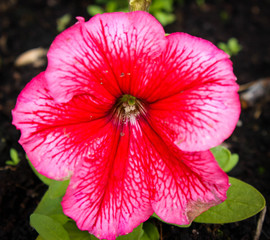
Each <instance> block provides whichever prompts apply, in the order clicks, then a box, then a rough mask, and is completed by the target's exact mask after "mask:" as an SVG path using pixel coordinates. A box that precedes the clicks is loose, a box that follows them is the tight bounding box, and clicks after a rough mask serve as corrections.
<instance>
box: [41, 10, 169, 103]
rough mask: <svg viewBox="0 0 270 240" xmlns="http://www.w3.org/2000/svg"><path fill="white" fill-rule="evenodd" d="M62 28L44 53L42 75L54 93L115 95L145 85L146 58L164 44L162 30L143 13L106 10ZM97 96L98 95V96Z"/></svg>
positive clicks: (63, 99)
mask: <svg viewBox="0 0 270 240" xmlns="http://www.w3.org/2000/svg"><path fill="white" fill-rule="evenodd" d="M78 19H79V22H78V23H77V24H75V25H74V26H72V27H71V28H69V29H67V30H65V31H64V32H63V33H61V34H60V35H58V37H57V38H56V39H55V40H54V42H53V43H52V45H51V47H50V50H49V52H48V67H47V69H46V78H47V81H48V86H49V89H50V91H51V92H52V95H53V97H54V98H55V99H56V100H57V101H59V102H66V101H68V100H70V99H71V98H72V96H75V95H77V94H82V93H85V92H87V93H89V94H94V95H95V96H97V95H96V90H97V89H98V93H99V94H100V96H105V97H108V96H114V97H119V96H120V95H121V94H123V93H126V94H127V93H130V94H133V93H135V92H136V91H137V90H138V89H139V86H140V84H144V82H145V76H144V72H145V71H144V70H145V65H146V63H147V62H149V61H151V60H153V59H155V58H157V57H158V56H160V54H161V52H160V51H161V49H162V48H165V46H166V40H165V33H164V30H163V28H162V26H161V25H160V23H158V21H157V20H156V19H155V18H154V17H152V16H151V15H150V14H148V13H146V12H140V11H138V12H132V13H105V14H102V15H96V16H95V17H93V18H91V19H90V20H89V21H88V22H84V20H83V19H82V18H78ZM97 97H98V96H97Z"/></svg>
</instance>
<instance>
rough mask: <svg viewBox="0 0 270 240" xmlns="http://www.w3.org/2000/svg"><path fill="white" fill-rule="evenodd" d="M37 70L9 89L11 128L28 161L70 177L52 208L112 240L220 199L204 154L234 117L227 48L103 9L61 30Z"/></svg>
mask: <svg viewBox="0 0 270 240" xmlns="http://www.w3.org/2000/svg"><path fill="white" fill-rule="evenodd" d="M48 62H49V63H48V67H47V69H46V71H45V72H43V73H41V74H39V75H38V76H37V77H35V78H34V79H33V80H32V81H31V82H30V83H29V84H28V85H27V86H26V87H25V89H24V90H23V91H22V92H21V94H20V95H19V97H18V101H17V105H16V107H15V109H14V111H13V124H15V125H16V126H17V128H19V129H20V130H21V133H22V135H21V139H20V143H21V144H22V146H23V147H24V149H25V151H26V153H27V155H28V157H29V159H30V160H31V162H32V163H33V165H34V166H35V168H36V169H37V170H38V171H39V172H40V173H41V174H43V175H45V176H48V177H50V178H54V179H59V180H61V179H66V178H69V177H71V180H70V185H69V187H68V189H67V193H66V195H65V196H64V199H63V202H62V206H63V209H64V212H65V213H66V214H67V215H68V216H70V217H71V218H73V219H74V220H75V221H76V222H77V225H78V227H79V228H80V229H82V230H88V231H89V232H90V233H93V234H95V235H96V236H97V237H99V238H106V239H115V237H116V236H118V235H122V234H126V233H129V232H131V231H132V230H133V229H134V228H135V227H136V226H138V225H139V224H140V223H141V222H144V221H146V220H147V219H148V218H149V217H150V216H151V215H152V214H153V212H155V213H157V214H158V215H159V216H160V217H161V218H162V219H163V220H165V221H167V222H170V223H176V224H188V223H190V221H192V220H193V219H194V218H195V217H196V216H198V215H199V214H200V213H202V212H203V211H205V210H207V209H208V208H210V207H211V206H214V205H216V204H219V203H221V202H222V201H224V200H225V199H226V191H227V189H228V186H229V185H228V178H227V176H226V174H225V173H224V172H223V171H222V170H221V169H220V168H219V167H218V165H217V163H216V161H215V159H214V157H213V155H212V154H211V153H210V151H209V150H208V149H209V148H211V147H214V146H216V145H218V144H220V143H221V142H223V141H224V139H226V138H227V137H228V136H229V135H230V134H231V133H232V131H233V129H234V128H235V125H236V122H237V120H238V117H239V113H240V105H239V99H238V94H237V89H238V86H237V84H236V83H235V80H236V78H235V76H234V74H233V72H232V64H231V61H230V60H229V59H228V55H227V54H225V53H224V52H223V51H221V50H219V49H217V48H216V47H215V46H214V45H213V44H211V43H210V42H208V41H206V40H203V39H200V38H197V37H193V36H190V35H188V34H184V33H174V34H170V35H169V36H167V37H165V33H164V30H163V28H162V26H161V25H160V24H159V23H158V22H157V21H156V20H155V19H154V18H153V17H152V16H151V15H149V14H148V13H145V12H132V13H110V14H102V15H97V16H95V17H93V18H92V19H90V21H88V22H84V21H83V19H82V18H79V22H78V23H77V24H75V25H74V26H72V27H71V28H69V29H67V30H66V31H64V32H63V33H61V34H60V35H59V36H58V37H57V38H56V39H55V40H54V42H53V43H52V45H51V48H50V50H49V53H48Z"/></svg>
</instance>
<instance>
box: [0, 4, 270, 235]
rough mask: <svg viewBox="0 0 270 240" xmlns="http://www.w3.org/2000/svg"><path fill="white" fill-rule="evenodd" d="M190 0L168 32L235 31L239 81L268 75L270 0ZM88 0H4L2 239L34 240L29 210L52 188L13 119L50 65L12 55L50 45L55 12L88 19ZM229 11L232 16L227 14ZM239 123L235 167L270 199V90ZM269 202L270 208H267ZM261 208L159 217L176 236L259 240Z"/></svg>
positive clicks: (165, 231)
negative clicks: (218, 221)
mask: <svg viewBox="0 0 270 240" xmlns="http://www.w3.org/2000/svg"><path fill="white" fill-rule="evenodd" d="M195 2H196V1H189V0H185V5H184V6H182V7H178V8H176V10H175V11H176V16H177V21H176V22H175V23H174V24H171V25H169V26H167V27H166V29H165V30H166V32H168V33H169V32H174V31H178V32H179V31H183V32H187V33H190V34H192V35H196V36H199V37H203V38H205V39H208V40H210V41H212V42H213V43H215V44H216V43H218V42H227V41H228V39H229V38H231V37H235V38H237V39H238V40H239V42H240V44H241V45H242V47H243V49H242V51H240V53H239V54H238V55H236V56H234V57H232V61H233V63H234V71H235V74H236V75H237V77H238V83H239V84H240V85H243V84H244V83H249V82H253V81H256V80H258V79H260V78H267V77H270V27H269V24H270V1H269V0H238V1H234V0H231V1H229V0H227V1H225V0H216V1H214V0H213V1H207V0H206V4H204V5H202V6H198V5H197V4H196V3H195ZM88 4H90V1H86V0H82V1H75V0H73V1H71V0H70V1H64V0H24V1H19V0H0V53H1V55H0V83H1V85H0V89H1V91H0V155H1V160H0V239H1V240H20V239H22V240H26V239H27V240H32V239H35V238H36V236H37V233H36V232H35V231H34V230H33V229H32V228H31V227H30V226H29V216H30V214H31V213H32V212H33V210H34V209H35V207H36V206H37V204H38V202H39V200H40V199H41V197H42V195H43V193H44V192H45V190H46V187H45V186H44V185H43V184H42V183H41V182H40V181H39V180H38V179H37V177H36V176H35V175H34V174H33V173H32V171H31V169H30V168H29V166H28V163H27V161H26V159H25V155H24V151H23V149H22V148H21V147H20V145H19V144H18V139H19V136H20V133H19V132H18V131H17V130H16V129H15V127H14V126H12V125H11V121H12V119H11V109H13V108H14V106H15V102H16V98H17V96H18V94H19V92H20V91H21V90H22V89H23V87H24V86H25V85H26V83H27V82H29V81H30V80H31V78H32V77H34V76H35V75H37V74H38V73H39V72H41V71H43V70H44V69H45V66H46V63H45V64H42V65H41V66H39V67H34V66H33V65H28V66H23V67H15V65H14V61H15V60H16V58H17V57H18V56H19V55H20V54H21V53H23V52H25V51H27V50H29V49H33V48H37V47H44V48H48V47H49V45H50V44H51V42H52V41H53V39H54V37H55V36H56V35H57V34H58V33H57V30H56V19H57V18H59V17H61V16H63V15H64V14H66V13H70V14H71V15H72V16H73V20H72V22H71V23H70V24H73V23H74V22H75V17H76V16H83V17H85V18H86V19H88V18H89V16H88V14H87V12H86V6H87V5H88ZM224 13H225V15H226V16H227V18H226V19H224V18H221V15H223V16H224ZM240 120H241V124H240V125H239V126H238V127H237V128H236V130H235V132H234V134H233V135H232V136H231V138H230V139H228V140H227V141H226V143H227V144H228V146H229V147H230V149H231V151H232V152H235V153H238V154H239V156H240V162H239V164H238V165H237V167H236V168H235V169H233V170H232V172H231V173H230V175H231V176H234V177H237V178H239V179H241V180H244V181H245V182H247V183H249V184H251V185H253V186H254V187H256V188H257V189H258V190H259V191H260V192H261V193H262V194H263V195H264V196H265V198H266V200H269V199H270V181H269V180H270V179H269V176H270V175H269V171H270V163H269V160H270V159H269V158H270V148H269V147H270V145H269V143H270V141H269V140H270V137H269V134H270V101H269V92H268V94H267V93H265V95H264V96H262V97H261V98H258V99H257V101H256V102H255V103H254V104H250V105H249V106H248V105H247V104H246V102H243V110H242V114H241V117H240ZM10 148H15V149H17V150H18V152H19V156H20V159H21V162H20V163H19V164H18V165H17V166H15V167H10V166H7V165H6V164H5V161H6V160H8V159H9V158H10V156H9V150H10ZM268 209H269V207H268ZM257 220H258V215H257V216H254V217H252V218H250V219H247V220H245V221H241V222H237V223H231V224H224V225H210V224H196V223H193V224H192V225H191V227H190V228H188V229H182V228H181V229H180V228H177V227H172V226H170V225H166V224H161V223H158V224H157V225H158V228H159V230H160V233H161V236H162V239H163V240H174V239H235V240H241V239H242V240H248V239H253V235H254V232H255V230H256V226H257ZM260 239H261V240H264V239H270V216H269V214H266V218H265V222H264V226H263V231H262V234H261V238H260Z"/></svg>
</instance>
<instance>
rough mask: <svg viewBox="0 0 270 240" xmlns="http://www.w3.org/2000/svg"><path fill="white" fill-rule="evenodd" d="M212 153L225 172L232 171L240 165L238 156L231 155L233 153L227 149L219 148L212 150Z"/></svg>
mask: <svg viewBox="0 0 270 240" xmlns="http://www.w3.org/2000/svg"><path fill="white" fill-rule="evenodd" d="M211 152H212V153H213V155H214V157H215V159H216V161H217V162H218V165H219V166H220V167H221V168H222V170H223V171H224V172H229V171H231V170H232V169H233V168H234V167H235V165H236V164H237V163H238V155H237V154H232V155H231V152H230V151H229V150H228V149H227V148H225V147H222V146H217V147H215V148H212V149H211Z"/></svg>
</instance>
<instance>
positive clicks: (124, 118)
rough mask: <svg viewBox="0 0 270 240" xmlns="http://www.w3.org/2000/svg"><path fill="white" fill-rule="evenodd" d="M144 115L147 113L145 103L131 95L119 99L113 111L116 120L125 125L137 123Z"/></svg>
mask: <svg viewBox="0 0 270 240" xmlns="http://www.w3.org/2000/svg"><path fill="white" fill-rule="evenodd" d="M142 113H145V107H144V104H143V102H142V101H141V100H139V99H137V98H136V97H134V96H132V95H129V94H125V95H123V96H121V97H120V98H118V99H117V101H116V103H115V107H114V111H113V115H114V116H115V117H116V119H117V120H118V121H121V122H123V123H126V122H128V121H130V122H133V121H135V120H136V118H137V117H138V116H139V115H140V114H142Z"/></svg>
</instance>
